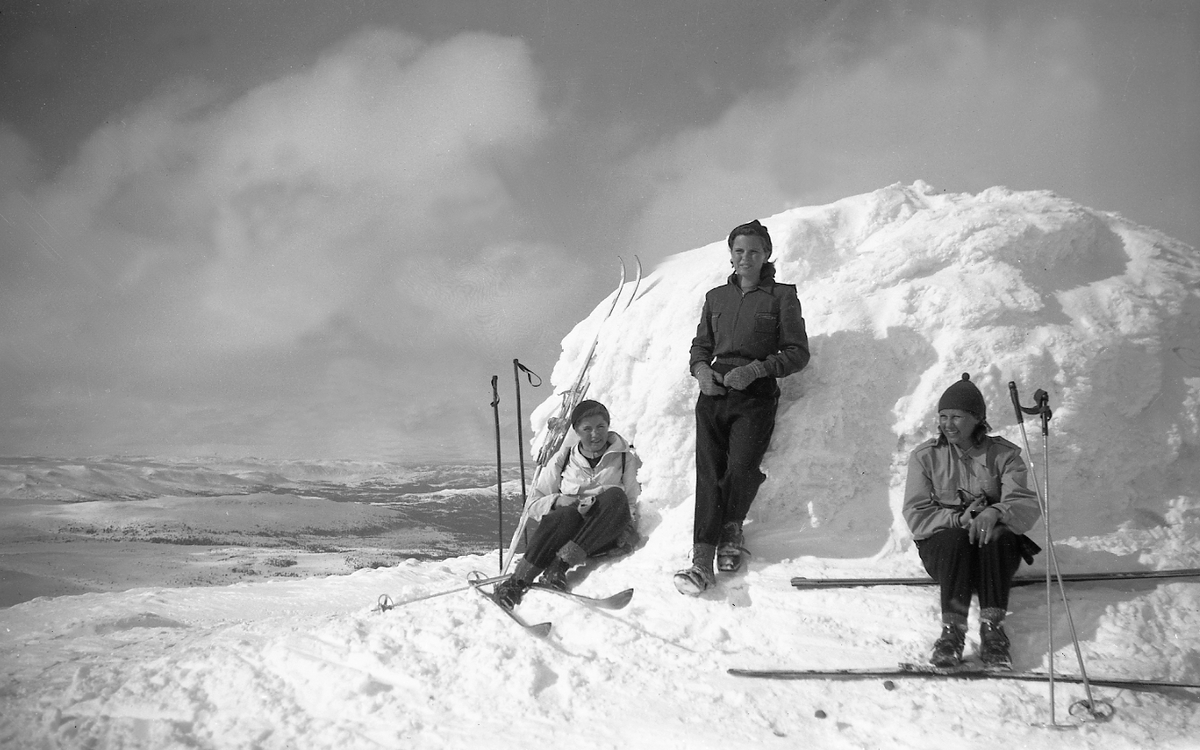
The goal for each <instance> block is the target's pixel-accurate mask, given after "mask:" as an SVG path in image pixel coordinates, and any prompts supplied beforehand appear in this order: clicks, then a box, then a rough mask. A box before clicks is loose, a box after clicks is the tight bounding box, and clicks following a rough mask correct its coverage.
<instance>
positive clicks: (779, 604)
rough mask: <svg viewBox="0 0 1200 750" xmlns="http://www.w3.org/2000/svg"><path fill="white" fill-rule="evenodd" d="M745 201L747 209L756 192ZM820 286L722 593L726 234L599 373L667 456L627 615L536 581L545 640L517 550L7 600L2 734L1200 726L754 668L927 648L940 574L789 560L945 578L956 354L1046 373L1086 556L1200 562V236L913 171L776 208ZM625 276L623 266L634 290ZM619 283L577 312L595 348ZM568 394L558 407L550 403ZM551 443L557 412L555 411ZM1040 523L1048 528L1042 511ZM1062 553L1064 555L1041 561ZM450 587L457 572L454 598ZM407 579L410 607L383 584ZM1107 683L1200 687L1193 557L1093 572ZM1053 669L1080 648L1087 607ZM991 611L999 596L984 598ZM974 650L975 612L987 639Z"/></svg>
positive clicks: (334, 744)
mask: <svg viewBox="0 0 1200 750" xmlns="http://www.w3.org/2000/svg"><path fill="white" fill-rule="evenodd" d="M748 218H749V217H748ZM764 223H766V224H767V225H768V226H769V227H770V229H771V233H772V236H773V237H774V240H775V258H774V260H775V261H776V263H777V266H778V278H779V279H780V280H782V281H789V282H795V283H796V284H797V285H798V290H799V296H800V300H801V303H802V304H803V306H804V310H805V318H806V320H807V322H808V326H809V335H810V341H811V344H812V352H813V361H812V364H811V365H810V366H809V368H808V369H807V370H805V371H804V372H803V373H801V374H799V375H797V376H793V377H792V378H789V379H788V380H786V381H784V383H783V397H782V400H781V404H780V409H779V425H778V428H777V431H776V434H775V439H774V441H773V446H772V449H771V452H770V453H769V454H768V456H767V458H766V461H765V470H766V471H767V472H768V474H769V479H768V481H767V483H766V484H765V485H764V486H763V488H762V490H761V492H760V495H759V499H758V501H757V503H756V505H755V508H754V510H753V513H752V516H751V519H750V523H749V524H748V525H747V528H746V538H747V544H748V546H749V547H750V548H751V550H752V551H753V553H754V558H753V560H752V561H751V564H750V566H749V571H748V572H746V573H743V574H741V575H739V576H735V577H733V578H732V579H728V578H727V579H724V580H723V582H722V583H721V585H720V586H719V587H718V588H717V589H716V590H715V591H713V592H710V593H708V594H706V595H704V596H703V597H701V598H699V599H691V598H686V597H682V596H680V595H679V594H678V593H676V592H675V590H674V588H673V587H672V585H671V583H670V576H671V573H672V572H674V571H675V570H676V569H678V568H680V567H682V566H683V565H684V563H685V561H686V556H687V553H688V550H689V547H690V541H691V519H692V512H691V503H692V485H693V481H694V480H693V443H692V430H693V422H692V419H693V418H692V405H693V401H694V397H695V387H694V384H693V382H692V381H691V379H690V378H689V377H688V374H687V350H688V346H689V343H690V340H691V337H692V335H693V333H694V330H695V325H696V319H697V316H698V314H699V311H700V306H701V302H702V298H703V293H704V291H705V290H707V289H708V288H710V287H712V286H714V285H716V284H718V283H720V282H721V281H722V280H723V278H724V277H725V275H726V274H727V273H728V256H727V253H726V249H725V245H724V241H723V238H722V239H720V240H718V241H717V242H714V243H713V244H712V245H709V246H706V247H703V248H699V249H696V250H692V251H689V252H685V253H682V254H679V255H677V256H674V257H672V258H670V259H668V260H667V261H666V262H664V263H663V264H662V265H661V266H660V267H658V268H657V269H656V270H655V271H654V272H653V273H651V274H648V275H647V277H646V278H645V279H643V280H642V283H641V285H640V288H639V290H638V295H637V299H636V300H634V301H633V302H632V304H630V305H629V306H628V307H625V306H624V305H623V304H618V307H617V312H616V313H614V315H613V316H612V317H611V318H610V319H609V320H608V321H607V322H605V323H604V325H603V327H602V328H600V329H599V331H600V334H601V338H600V343H599V346H598V347H597V350H596V353H597V359H596V363H595V366H594V367H593V369H592V372H591V390H590V394H589V395H590V396H591V397H594V398H598V399H600V400H602V401H604V402H605V403H606V404H607V405H608V406H609V408H610V411H611V412H612V415H613V427H614V428H615V429H617V430H618V431H619V432H620V433H621V434H622V435H624V436H625V437H627V438H629V439H630V440H631V441H632V442H634V443H635V445H636V447H637V450H638V452H639V453H640V454H641V456H642V457H643V459H644V461H645V465H644V468H643V471H642V475H641V478H642V482H643V494H642V504H643V518H642V524H643V533H644V534H646V535H647V540H646V543H645V546H644V547H643V548H642V549H640V550H638V551H637V552H636V553H635V554H633V555H632V556H630V557H627V558H625V559H622V560H618V561H615V562H609V563H603V564H599V565H596V566H594V567H593V569H592V571H591V572H590V575H588V576H587V577H586V578H585V579H584V580H582V581H581V582H579V583H578V590H580V591H581V592H583V593H593V594H598V593H600V594H607V593H612V592H613V591H616V590H619V589H621V588H625V587H627V586H634V587H636V589H637V593H636V595H635V596H634V599H633V602H632V603H631V604H630V605H629V607H627V608H626V609H624V610H621V611H617V612H607V611H599V610H589V609H587V608H585V607H581V606H578V605H576V604H573V603H571V602H568V601H565V600H563V599H560V598H557V597H552V596H541V595H538V594H536V593H534V594H530V596H529V597H528V599H527V600H526V603H525V604H524V605H522V607H521V613H522V614H523V615H524V616H526V617H527V618H529V619H531V620H534V621H539V620H544V619H545V620H552V621H553V622H554V633H553V634H552V635H551V636H550V638H549V639H547V640H540V639H537V638H534V637H531V636H528V635H526V634H524V633H522V632H521V631H520V630H519V629H517V628H516V627H515V626H514V625H513V623H512V622H510V621H509V620H508V619H507V618H505V617H504V616H503V615H502V614H501V613H500V612H498V611H497V610H495V608H494V607H493V606H492V605H491V604H489V603H488V602H486V601H484V600H483V599H482V598H480V597H478V596H475V595H473V594H472V593H471V592H469V591H459V590H457V589H460V588H461V587H462V583H463V578H464V576H465V575H466V574H467V573H468V572H469V571H471V570H473V569H479V570H483V571H485V572H489V573H490V572H492V571H494V570H495V557H494V555H492V556H472V557H460V558H454V559H451V560H446V561H443V562H438V563H417V562H410V563H405V564H403V565H400V566H398V567H394V568H390V569H382V570H361V571H358V572H356V573H353V574H351V575H346V576H334V577H329V578H324V579H307V580H292V581H271V582H264V583H239V584H236V585H232V586H228V587H219V588H205V589H142V590H134V591H129V592H125V593H118V594H86V595H81V596H68V597H60V598H56V599H37V600H34V601H30V602H27V603H24V604H20V605H17V606H14V607H11V608H9V609H7V610H3V611H0V661H2V664H3V667H2V669H3V675H4V681H3V683H2V685H0V745H2V746H3V747H6V748H7V747H14V748H16V747H21V748H26V747H28V748H38V747H89V748H91V747H123V748H173V747H180V748H183V747H187V748H193V747H206V748H207V747H212V748H242V747H247V748H339V749H344V748H360V747H362V748H367V747H404V748H486V747H499V748H507V747H514V748H515V747H583V748H605V747H611V748H631V747H632V748H640V747H655V748H675V747H679V748H689V749H699V748H722V749H723V750H724V749H727V748H729V747H781V748H782V747H809V746H811V747H829V748H843V747H845V748H859V747H862V748H923V749H924V748H930V747H936V746H939V745H942V744H947V745H949V744H953V745H954V746H961V747H1021V748H1051V747H1055V748H1057V747H1094V748H1141V747H1173V748H1174V747H1197V746H1200V742H1198V741H1197V739H1196V737H1197V736H1200V693H1198V692H1196V691H1185V690H1166V691H1158V692H1131V691H1119V690H1114V689H1108V688H1093V692H1094V693H1095V695H1096V697H1097V698H1099V699H1102V700H1106V701H1110V702H1111V703H1112V705H1113V706H1114V707H1115V709H1116V713H1115V716H1114V717H1113V719H1112V720H1111V721H1109V722H1107V723H1096V722H1082V723H1081V722H1078V721H1076V720H1072V719H1070V717H1069V716H1068V710H1067V709H1068V706H1069V704H1070V703H1072V702H1073V701H1075V700H1078V699H1080V698H1082V697H1083V694H1082V688H1080V687H1077V686H1067V685H1061V684H1060V685H1059V686H1057V689H1056V696H1057V699H1058V701H1057V709H1056V715H1057V719H1058V720H1059V722H1060V723H1063V724H1072V725H1075V724H1078V726H1077V727H1076V728H1072V729H1065V730H1062V729H1051V728H1046V727H1045V726H1043V725H1044V723H1045V722H1046V721H1048V719H1049V709H1048V701H1047V696H1048V690H1047V688H1046V686H1045V685H1039V684H1030V683H1015V682H1013V683H1009V682H987V683H947V682H937V681H919V680H899V681H896V683H895V684H894V685H893V686H891V688H892V689H889V687H888V686H885V685H884V684H882V683H881V682H880V681H863V682H775V681H755V680H745V679H739V678H735V677H732V676H729V675H728V674H726V672H725V670H726V669H727V668H728V667H734V666H738V667H751V668H755V667H804V668H816V667H864V666H890V665H893V664H895V663H896V662H899V661H920V660H923V659H924V657H925V654H926V652H927V649H928V646H929V644H930V642H931V641H932V639H933V637H934V636H935V635H936V632H937V628H938V606H937V600H936V595H935V593H934V590H933V589H888V588H881V589H873V590H871V589H852V590H840V591H811V592H799V591H796V590H795V589H793V588H791V586H790V584H789V581H790V578H791V577H792V576H797V575H803V576H810V577H813V576H842V575H857V574H887V575H910V574H911V575H918V574H920V566H919V562H918V560H917V557H916V554H915V552H914V550H913V549H912V545H911V542H910V541H909V540H908V538H907V534H906V532H905V529H904V526H903V522H902V520H901V519H900V514H899V512H898V511H899V504H900V500H901V491H902V487H903V482H904V472H905V462H906V458H907V453H908V451H909V450H910V449H911V448H912V447H913V446H914V445H916V444H917V443H919V442H920V441H922V440H924V439H925V438H926V437H928V436H929V435H930V434H931V429H932V426H933V421H932V420H933V416H934V414H933V408H934V404H935V403H936V400H937V397H938V395H939V394H940V392H941V391H942V390H943V389H944V388H945V387H946V386H947V385H949V384H950V383H951V382H953V381H954V380H956V379H957V378H958V377H959V374H960V373H961V372H963V371H968V372H970V373H971V374H972V379H973V380H975V382H976V383H977V384H978V385H979V386H980V387H981V388H982V390H983V392H984V395H985V397H986V398H987V400H988V404H989V416H990V421H991V423H992V425H993V427H994V428H995V429H996V431H997V432H999V433H1000V434H1003V435H1005V436H1006V437H1008V438H1009V439H1011V440H1013V441H1014V442H1016V443H1017V444H1018V445H1021V444H1023V439H1022V435H1021V431H1020V429H1019V428H1018V427H1017V425H1016V422H1015V417H1014V415H1013V410H1012V406H1011V403H1010V401H1009V398H1008V382H1009V381H1010V380H1012V381H1015V382H1016V383H1017V385H1018V387H1019V388H1020V392H1021V395H1022V400H1023V401H1024V402H1025V403H1026V404H1030V403H1032V394H1033V391H1034V390H1035V389H1038V388H1041V389H1044V390H1046V391H1047V392H1048V393H1049V396H1050V405H1051V408H1052V409H1054V418H1053V420H1052V421H1051V423H1050V436H1049V445H1048V446H1046V447H1044V444H1043V442H1042V438H1041V435H1040V425H1038V424H1037V423H1036V422H1026V427H1027V429H1028V431H1029V435H1028V439H1029V441H1030V444H1031V449H1032V451H1033V454H1034V456H1033V458H1034V459H1035V461H1034V463H1035V466H1036V467H1037V474H1038V478H1039V479H1040V480H1042V481H1045V479H1046V472H1045V471H1044V465H1043V464H1042V462H1041V459H1042V457H1043V455H1048V457H1049V466H1050V477H1049V480H1050V482H1049V485H1050V492H1049V500H1050V504H1051V508H1052V514H1053V515H1052V524H1053V530H1054V536H1055V539H1056V540H1058V550H1059V560H1060V562H1061V563H1062V566H1063V570H1064V572H1068V571H1076V570H1105V569H1139V568H1163V567H1177V566H1178V567H1197V566H1200V544H1198V541H1197V540H1198V539H1200V461H1197V449H1198V445H1200V296H1198V290H1200V255H1198V254H1197V252H1196V251H1195V249H1193V248H1189V247H1187V246H1184V245H1182V244H1180V243H1178V242H1176V241H1174V240H1172V239H1170V238H1168V237H1165V236H1163V235H1161V234H1159V233H1157V232H1154V231H1152V230H1149V229H1146V228H1144V227H1139V226H1136V225H1133V224H1131V223H1129V222H1127V221H1125V220H1123V219H1122V218H1120V217H1119V216H1116V215H1113V214H1108V213H1102V212H1098V211H1094V210H1090V209H1087V208H1084V207H1082V206H1079V205H1076V204H1073V203H1071V202H1070V201H1067V200H1064V199H1062V198H1060V197H1058V196H1055V195H1053V194H1051V193H1047V192H1014V191H1010V190H1007V189H1004V188H992V189H989V190H986V191H984V192H982V193H980V194H978V195H961V194H955V195H951V194H939V193H938V192H937V191H935V190H934V189H933V188H931V187H930V186H928V185H925V184H923V183H916V184H913V185H911V186H901V185H893V186H890V187H887V188H884V189H882V190H879V191H876V192H874V193H870V194H866V195H861V196H854V197H851V198H847V199H845V200H842V201H838V202H836V203H833V204H830V205H827V206H819V207H807V208H797V209H794V210H790V211H787V212H785V213H783V214H780V215H778V216H774V217H771V218H769V219H764ZM631 291H632V285H630V286H628V287H626V290H625V294H629V293H630V292H631ZM610 302H611V299H610V300H608V301H605V302H601V303H600V304H599V305H598V306H597V308H596V311H595V312H594V313H593V314H592V315H591V316H589V317H588V318H587V319H585V320H583V321H582V322H580V324H579V325H578V326H577V327H576V328H575V329H574V330H573V331H572V332H571V333H570V334H569V335H568V336H567V338H566V339H565V340H564V342H563V355H562V357H561V359H560V360H559V363H558V365H557V366H556V368H555V371H554V375H553V377H552V380H553V382H554V384H555V386H556V387H557V388H558V389H560V390H561V389H563V388H565V387H566V386H568V385H569V384H570V381H571V380H572V379H573V378H574V376H575V374H576V373H577V372H578V370H579V366H580V359H581V358H582V357H583V356H584V354H585V353H586V351H587V350H588V348H589V346H590V344H591V342H592V339H593V337H594V336H595V334H596V333H597V330H598V325H599V323H600V320H601V318H602V317H603V313H604V311H605V310H607V309H608V307H609V303H610ZM556 409H557V399H554V398H551V399H549V400H547V401H546V402H545V403H543V404H542V405H541V406H539V407H538V409H537V410H536V411H535V413H534V416H533V422H534V426H535V427H541V426H542V425H543V424H544V422H545V420H546V419H547V418H548V417H549V416H550V415H551V414H553V413H554V412H555V411H556ZM534 440H535V443H536V440H537V438H536V437H535V439H534ZM1043 533H1044V530H1043V527H1042V526H1041V525H1039V526H1038V527H1037V528H1035V529H1034V531H1033V532H1031V535H1032V536H1034V538H1035V539H1036V538H1038V537H1039V536H1041V535H1042V534H1043ZM1044 563H1045V554H1043V555H1042V556H1041V557H1040V559H1039V562H1038V565H1037V566H1035V568H1037V569H1039V570H1040V566H1041V565H1043V564H1044ZM442 591H453V592H454V593H449V594H446V595H443V596H437V597H431V598H427V597H430V595H431V594H435V593H438V592H442ZM385 592H386V593H388V594H389V595H391V597H392V598H393V599H394V600H396V602H397V603H399V604H400V605H401V606H399V607H398V608H397V609H394V610H392V611H389V612H386V613H381V612H377V611H373V609H372V608H373V606H374V603H375V600H376V598H377V596H378V595H379V594H381V593H385ZM1070 601H1071V612H1072V615H1073V620H1074V624H1075V627H1076V630H1077V632H1078V634H1079V637H1080V640H1081V649H1082V652H1083V654H1084V657H1085V658H1086V660H1087V665H1088V670H1089V674H1091V675H1092V676H1096V677H1100V676H1103V677H1147V678H1167V679H1177V680H1185V681H1190V682H1200V654H1198V653H1197V646H1198V643H1200V582H1197V581H1196V580H1194V579H1193V580H1188V581H1179V582H1174V583H1161V584H1157V585H1151V584H1139V585H1121V586H1106V585H1097V584H1088V585H1078V586H1075V587H1073V588H1072V589H1070ZM1011 609H1012V614H1011V615H1010V616H1009V620H1008V622H1009V630H1010V635H1011V636H1012V639H1013V651H1014V656H1015V661H1016V666H1017V667H1018V668H1021V669H1044V668H1045V667H1046V666H1047V664H1048V654H1047V648H1046V643H1047V612H1046V602H1045V596H1044V592H1043V591H1042V590H1040V589H1039V588H1037V587H1034V588H1026V589H1018V590H1017V591H1015V592H1014V595H1013V600H1012V607H1011ZM1053 613H1054V626H1053V637H1054V644H1055V651H1056V653H1057V655H1056V658H1055V665H1056V668H1057V669H1058V671H1060V672H1070V673H1075V672H1076V671H1077V669H1078V667H1077V664H1076V663H1075V657H1074V651H1073V649H1072V647H1071V645H1070V640H1069V630H1068V626H1067V622H1066V618H1065V617H1064V615H1063V612H1062V607H1061V603H1059V604H1058V606H1056V607H1055V608H1054V610H1053ZM974 617H975V613H973V618H974ZM975 646H976V639H975V638H974V633H972V634H971V637H970V638H969V641H968V652H969V653H970V652H972V651H973V650H974V648H975Z"/></svg>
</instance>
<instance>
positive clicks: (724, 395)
mask: <svg viewBox="0 0 1200 750" xmlns="http://www.w3.org/2000/svg"><path fill="white" fill-rule="evenodd" d="M727 244H728V245H729V262H730V265H732V266H733V273H731V274H730V275H729V278H728V279H726V281H725V283H724V284H722V285H721V286H718V287H716V288H715V289H711V290H709V292H708V294H706V295H705V297H704V309H703V311H702V312H701V314H700V324H699V325H698V326H697V327H696V337H695V338H694V339H692V348H691V352H690V357H689V360H688V367H689V369H690V370H691V373H692V377H694V378H696V381H697V383H698V384H699V386H700V395H699V397H698V398H697V399H696V515H695V518H694V521H693V527H692V565H691V567H689V568H686V569H684V570H681V571H679V572H678V573H676V574H675V581H674V582H675V588H676V589H678V590H679V592H680V593H682V594H687V595H689V596H698V595H699V594H700V593H701V592H703V591H705V590H706V589H708V587H710V586H712V585H713V584H714V583H716V575H715V574H714V573H713V561H714V557H715V558H716V563H717V567H718V569H720V570H721V571H723V572H726V573H732V572H734V571H736V570H738V569H739V568H740V567H741V566H742V555H743V553H744V552H745V549H744V547H743V544H744V541H743V536H742V522H743V521H745V520H746V514H747V513H749V512H750V504H751V503H753V502H754V497H755V495H756V494H757V493H758V487H759V485H761V484H762V483H763V480H765V479H766V475H765V474H763V473H762V470H761V469H760V468H759V466H760V464H761V463H762V459H763V456H764V455H766V452H767V448H768V447H769V446H770V443H771V434H772V433H773V432H774V430H775V410H776V408H777V407H778V405H779V385H778V383H777V382H776V380H777V379H778V378H782V377H785V376H787V375H791V374H792V373H795V372H799V371H800V370H802V369H804V367H805V365H807V364H808V358H809V352H808V334H807V333H806V332H805V330H804V316H803V315H802V314H801V310H800V300H799V299H798V298H797V296H796V287H795V286H794V285H792V284H782V283H779V282H777V281H775V266H774V264H772V263H771V261H770V258H771V235H770V233H769V232H768V231H767V228H766V227H765V226H763V225H762V223H760V222H759V221H758V220H757V219H756V220H754V221H752V222H750V223H748V224H742V225H740V226H737V227H734V229H733V231H732V232H730V233H729V240H728V243H727Z"/></svg>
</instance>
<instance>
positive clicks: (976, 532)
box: [903, 373, 1041, 669]
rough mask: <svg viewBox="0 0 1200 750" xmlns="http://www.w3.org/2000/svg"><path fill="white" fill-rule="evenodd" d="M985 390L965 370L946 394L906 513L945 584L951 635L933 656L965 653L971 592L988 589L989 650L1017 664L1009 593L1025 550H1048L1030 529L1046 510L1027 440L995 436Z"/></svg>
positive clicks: (945, 625)
mask: <svg viewBox="0 0 1200 750" xmlns="http://www.w3.org/2000/svg"><path fill="white" fill-rule="evenodd" d="M989 429H991V428H990V426H989V425H988V423H987V404H986V403H985V402H984V400H983V394H982V393H980V392H979V389H978V388H976V387H975V384H974V383H972V382H971V377H970V375H968V374H967V373H963V376H962V380H960V381H958V382H957V383H955V384H954V385H951V386H950V387H949V388H947V389H946V391H945V393H943V394H942V397H941V399H940V400H939V401H938V433H939V435H938V437H937V438H934V439H931V440H928V441H926V442H924V443H922V444H921V445H918V446H917V447H916V449H915V450H913V452H912V453H911V454H910V455H909V457H908V481H907V484H906V485H905V488H904V509H903V513H904V520H905V521H907V522H908V527H909V529H910V530H911V531H912V535H913V539H914V540H916V544H917V552H918V554H920V556H921V563H922V564H923V565H924V566H925V570H926V571H927V572H928V573H929V575H930V576H932V577H933V579H934V580H935V581H937V582H938V585H939V587H940V588H941V604H942V634H941V636H940V637H939V638H938V639H937V641H936V642H935V643H934V644H933V653H932V655H931V656H930V659H929V661H930V662H931V663H932V664H934V665H935V666H938V667H953V666H955V665H957V664H959V663H960V662H961V661H962V653H963V645H964V643H965V641H966V634H967V612H968V611H969V610H970V607H971V597H972V596H973V595H978V596H979V656H980V660H981V661H982V662H983V664H984V666H986V667H992V668H997V669H1007V668H1010V667H1011V666H1012V658H1011V656H1010V655H1009V640H1008V636H1007V635H1006V634H1005V632H1004V627H1003V624H1004V615H1005V614H1006V613H1007V612H1008V594H1009V591H1010V590H1011V589H1012V580H1013V576H1014V575H1016V572H1017V568H1019V567H1020V565H1021V559H1022V558H1024V559H1025V561H1026V562H1029V563H1032V562H1033V556H1034V555H1035V554H1037V553H1038V552H1040V551H1041V549H1040V548H1039V547H1038V546H1037V544H1035V543H1034V541H1033V540H1032V539H1030V538H1029V537H1027V536H1025V532H1027V531H1029V530H1030V529H1031V528H1033V525H1034V524H1035V523H1037V520H1038V518H1039V517H1040V516H1041V509H1040V507H1039V506H1038V501H1037V496H1036V495H1035V494H1034V493H1033V492H1032V491H1031V490H1030V489H1029V486H1028V483H1027V479H1026V468H1025V461H1024V460H1022V459H1021V449H1020V448H1018V447H1017V446H1015V445H1013V444H1012V443H1011V442H1009V441H1007V440H1005V439H1004V438H1002V437H992V436H990V435H988V434H987V433H988V430H989Z"/></svg>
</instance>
